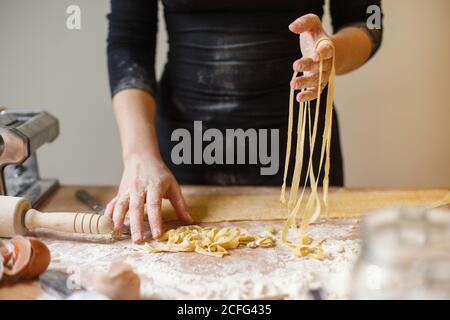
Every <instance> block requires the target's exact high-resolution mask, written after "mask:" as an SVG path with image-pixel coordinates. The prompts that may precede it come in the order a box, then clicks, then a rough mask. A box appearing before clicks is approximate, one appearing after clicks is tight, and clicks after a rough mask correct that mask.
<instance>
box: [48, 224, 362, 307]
mask: <svg viewBox="0 0 450 320" xmlns="http://www.w3.org/2000/svg"><path fill="white" fill-rule="evenodd" d="M283 224H284V222H280V221H278V222H272V221H264V222H262V221H253V222H233V223H214V224H202V225H205V226H212V225H214V226H238V227H242V228H245V229H247V230H248V231H249V232H252V233H255V234H256V233H257V234H270V233H269V231H268V229H269V230H270V229H271V227H274V228H276V229H277V230H280V229H281V228H282V226H283ZM358 229H359V227H358V221H357V220H334V221H331V222H330V221H328V222H326V223H318V224H313V225H311V227H310V229H309V234H310V235H311V236H312V237H313V238H314V239H326V241H325V242H324V243H323V244H322V248H323V250H324V252H325V259H324V260H322V261H318V260H313V259H305V258H296V257H292V255H291V250H290V249H289V248H288V247H286V246H284V245H282V244H281V242H280V240H279V234H277V235H276V236H274V237H275V238H276V241H277V243H276V246H275V247H274V248H264V249H260V248H256V249H252V248H247V247H242V248H239V249H236V250H232V251H231V252H230V253H231V254H230V255H229V256H226V257H224V258H221V259H218V258H215V257H209V256H200V255H198V254H195V253H191V252H188V253H148V252H146V250H145V248H144V247H143V246H138V245H134V244H133V243H131V241H130V240H129V239H127V240H123V241H118V242H114V243H98V242H96V243H92V242H87V241H84V242H76V243H74V242H71V241H65V240H56V239H50V238H45V239H44V240H45V242H46V243H47V244H48V246H49V248H50V250H51V252H52V264H51V265H50V269H55V270H61V271H66V272H68V271H69V272H77V270H78V271H79V272H80V275H81V281H82V284H83V285H84V286H85V287H86V288H88V289H91V288H92V287H91V283H92V282H91V279H92V277H93V276H94V275H95V274H98V273H102V272H103V273H104V272H106V270H108V267H109V265H110V263H111V262H112V261H114V260H117V259H122V260H124V261H126V262H127V263H128V264H130V265H131V266H132V267H133V268H134V270H135V271H136V272H137V273H138V274H139V276H140V278H141V295H142V297H143V298H144V299H262V298H286V299H305V298H308V294H307V293H308V290H310V289H315V288H319V287H320V288H322V289H323V291H324V294H325V298H327V299H345V298H347V297H348V284H349V279H350V275H351V271H352V267H353V263H354V261H355V260H356V258H357V256H358V254H359V251H360V240H359V239H358V235H357V232H358ZM288 236H289V237H291V238H292V239H293V238H294V237H295V233H294V230H292V231H291V233H289V235H288Z"/></svg>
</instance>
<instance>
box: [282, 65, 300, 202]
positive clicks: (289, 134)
mask: <svg viewBox="0 0 450 320" xmlns="http://www.w3.org/2000/svg"><path fill="white" fill-rule="evenodd" d="M297 74H298V72H297V71H294V74H293V75H292V79H295V78H296V77H297ZM294 93H295V91H294V90H293V89H292V88H291V91H290V93H289V116H288V132H287V142H286V159H285V161H284V176H283V185H282V186H281V197H280V200H281V202H282V203H285V202H286V196H285V193H286V179H287V174H288V170H289V160H290V157H291V144H292V126H293V122H294Z"/></svg>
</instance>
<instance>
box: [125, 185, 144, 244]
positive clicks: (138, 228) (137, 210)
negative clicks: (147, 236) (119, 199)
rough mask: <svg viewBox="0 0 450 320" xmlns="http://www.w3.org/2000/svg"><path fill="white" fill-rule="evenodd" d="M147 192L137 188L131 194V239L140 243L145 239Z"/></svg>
mask: <svg viewBox="0 0 450 320" xmlns="http://www.w3.org/2000/svg"><path fill="white" fill-rule="evenodd" d="M144 208H145V192H144V191H142V189H137V188H135V189H134V190H133V191H132V192H131V195H130V210H129V211H130V228H131V239H132V240H133V242H134V243H137V244H140V243H142V242H143V241H144Z"/></svg>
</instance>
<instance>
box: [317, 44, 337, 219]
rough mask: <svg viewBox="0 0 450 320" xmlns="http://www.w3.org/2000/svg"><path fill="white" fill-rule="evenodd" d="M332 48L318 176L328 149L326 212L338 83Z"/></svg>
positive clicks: (324, 180)
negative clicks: (334, 106)
mask: <svg viewBox="0 0 450 320" xmlns="http://www.w3.org/2000/svg"><path fill="white" fill-rule="evenodd" d="M322 41H330V40H329V39H327V38H322V39H320V40H319V41H317V44H316V49H317V48H318V47H319V44H320V43H321V42H322ZM331 47H332V50H333V55H332V58H331V59H332V60H331V72H330V78H329V80H328V92H327V102H326V112H325V126H324V130H323V136H322V148H321V152H320V164H319V171H318V174H317V177H318V178H319V176H320V172H321V170H322V164H323V159H324V154H325V149H326V158H325V172H324V177H323V182H322V186H323V202H324V204H325V208H326V211H328V185H329V175H330V156H331V155H330V146H331V130H332V123H333V97H334V90H335V82H336V70H335V65H334V57H335V48H334V46H333V44H332V43H331ZM321 60H322V59H321ZM319 214H320V213H319Z"/></svg>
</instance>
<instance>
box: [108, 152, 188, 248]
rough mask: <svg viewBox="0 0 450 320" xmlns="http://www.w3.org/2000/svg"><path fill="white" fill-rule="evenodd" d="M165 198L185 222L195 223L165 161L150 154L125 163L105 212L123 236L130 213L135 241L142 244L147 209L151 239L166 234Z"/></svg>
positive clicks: (133, 157) (132, 235)
mask: <svg viewBox="0 0 450 320" xmlns="http://www.w3.org/2000/svg"><path fill="white" fill-rule="evenodd" d="M162 199H168V200H169V201H170V202H171V204H172V206H173V207H174V209H175V212H176V214H177V215H178V217H179V219H180V220H181V221H182V222H184V223H187V224H189V223H192V221H193V220H192V218H191V216H190V214H189V212H188V211H187V207H186V203H185V201H184V199H183V195H182V194H181V189H180V186H179V185H178V182H177V181H176V179H175V177H174V176H173V175H172V173H171V172H170V170H169V169H168V168H167V166H166V165H165V164H164V162H163V161H162V159H161V158H160V157H154V156H151V155H135V156H132V157H129V158H128V159H127V160H125V169H124V172H123V175H122V180H121V182H120V186H119V190H118V193H117V195H116V197H115V198H114V199H112V200H111V201H110V202H109V204H108V205H107V207H106V210H105V215H106V216H108V217H110V218H112V219H113V221H114V234H115V235H120V234H121V231H122V228H123V225H124V220H125V216H126V214H127V212H129V213H130V214H129V217H130V228H131V237H132V240H133V242H134V243H138V244H139V243H142V242H143V241H144V214H145V210H144V209H145V208H146V209H147V215H148V221H149V224H150V229H151V233H152V237H153V238H159V237H160V236H161V235H162V232H163V221H162V212H161V202H162Z"/></svg>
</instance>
